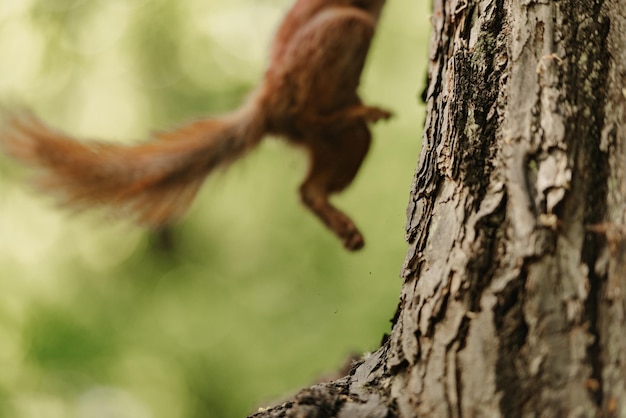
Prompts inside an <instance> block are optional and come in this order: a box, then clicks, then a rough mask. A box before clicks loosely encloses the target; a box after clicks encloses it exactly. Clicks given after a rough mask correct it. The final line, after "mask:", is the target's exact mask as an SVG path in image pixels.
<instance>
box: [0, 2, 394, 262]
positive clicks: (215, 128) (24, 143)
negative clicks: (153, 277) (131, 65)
mask: <svg viewBox="0 0 626 418" xmlns="http://www.w3.org/2000/svg"><path fill="white" fill-rule="evenodd" d="M384 3H385V0H296V2H295V4H294V5H293V6H292V8H291V10H290V11H289V12H288V13H287V15H286V16H285V18H284V20H283V21H282V24H281V25H280V27H279V29H278V32H277V33H276V35H275V38H274V42H273V45H272V49H271V52H270V64H269V66H268V67H267V70H266V72H265V75H264V77H263V79H262V81H261V83H260V85H259V86H258V88H256V89H255V90H254V91H253V92H252V93H251V94H250V96H249V97H248V99H247V100H246V101H245V103H244V104H243V105H242V106H241V107H240V108H239V109H237V110H236V111H234V112H232V113H229V114H226V115H223V116H221V117H210V118H206V119H201V120H198V121H195V122H191V123H189V124H187V125H183V126H181V127H179V128H178V129H174V130H172V131H170V132H165V133H158V134H155V135H154V138H152V140H150V141H148V142H144V143H141V144H138V145H132V146H128V145H120V144H110V143H103V142H98V141H91V142H79V141H76V140H74V139H72V138H70V137H69V136H67V135H65V134H63V133H61V132H59V131H57V130H54V129H51V128H49V127H48V126H46V125H45V124H44V123H42V122H41V121H40V120H39V119H38V118H37V117H35V116H34V115H32V114H28V113H26V114H24V113H22V114H20V113H17V114H8V115H6V116H5V121H4V127H3V129H2V130H0V148H2V149H4V151H5V152H6V153H7V154H8V155H10V156H12V157H14V158H16V159H17V160H19V161H21V162H22V163H23V164H25V165H27V166H30V167H33V168H35V169H37V171H38V176H37V177H36V178H35V184H36V186H37V187H38V188H39V189H40V190H43V191H45V192H47V193H52V194H53V195H55V196H57V197H59V198H60V200H61V203H62V204H64V205H66V206H69V207H72V208H76V209H85V208H88V207H92V206H98V205H101V206H108V207H110V208H113V209H116V210H118V211H121V212H122V213H125V214H129V215H130V216H132V217H133V218H134V219H136V220H137V221H139V222H140V223H143V224H147V225H150V226H154V227H159V226H162V225H165V224H169V223H170V222H172V221H173V220H175V219H176V218H179V217H180V216H181V215H182V214H183V213H184V212H185V211H186V210H187V208H188V207H189V205H190V204H191V202H192V200H193V198H194V196H195V195H196V192H197V191H198V189H199V188H200V186H201V185H202V182H203V180H204V178H205V177H206V176H207V175H208V174H209V173H210V172H211V171H212V170H214V169H215V168H217V167H218V166H223V165H226V164H228V163H230V162H232V161H234V160H235V159H237V158H239V157H241V156H243V155H244V154H246V152H248V151H249V150H251V149H252V148H254V147H255V146H256V145H257V144H258V143H259V142H260V141H261V139H262V138H263V137H264V136H265V135H268V134H269V135H276V136H278V137H281V138H284V139H286V140H287V141H288V142H290V143H293V144H296V145H299V146H301V147H302V148H304V149H305V150H307V151H308V153H309V159H310V168H309V171H308V174H307V176H306V178H305V180H304V182H303V183H302V185H301V186H300V196H301V199H302V202H303V203H304V205H306V206H307V207H308V208H309V209H310V210H311V211H312V212H313V213H314V214H315V215H317V217H318V218H319V219H321V220H322V222H324V224H326V225H327V226H328V228H330V229H331V230H332V231H333V232H334V233H335V234H336V235H337V236H338V237H339V239H340V240H341V241H342V242H343V245H344V246H345V248H346V249H348V250H358V249H360V248H361V247H363V244H364V240H363V236H362V235H361V233H360V232H359V230H358V229H357V227H356V226H355V224H354V222H353V221H352V220H351V219H350V218H349V217H348V216H347V215H345V214H344V213H343V212H341V211H340V210H339V209H337V208H336V207H334V206H333V205H332V204H331V203H330V202H329V195H330V194H332V193H336V192H339V191H341V190H343V189H344V188H346V187H347V186H348V185H349V184H350V183H351V182H352V180H353V179H354V177H355V175H356V173H357V171H358V170H359V167H360V166H361V163H362V161H363V159H364V158H365V156H366V154H367V152H368V149H369V146H370V141H371V134H370V131H369V128H368V126H367V123H369V122H376V121H378V120H380V119H387V118H389V117H390V116H391V113H390V112H388V111H387V110H384V109H381V108H378V107H373V106H367V105H365V104H363V103H362V101H361V99H360V98H359V96H358V94H357V87H358V85H359V79H360V76H361V72H362V70H363V65H364V62H365V58H366V56H367V52H368V49H369V47H370V43H371V40H372V37H373V35H374V31H375V29H376V25H377V22H378V18H379V16H380V12H381V9H382V7H383V5H384Z"/></svg>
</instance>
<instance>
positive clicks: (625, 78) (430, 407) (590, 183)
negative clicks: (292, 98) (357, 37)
mask: <svg viewBox="0 0 626 418" xmlns="http://www.w3.org/2000/svg"><path fill="white" fill-rule="evenodd" d="M432 25H433V28H432V38H431V44H430V56H429V58H430V65H429V71H428V76H429V78H428V80H429V81H428V85H427V88H426V90H425V92H424V99H425V101H426V104H427V117H426V123H425V130H424V136H423V146H422V151H421V154H420V158H419V163H418V168H417V171H416V175H415V179H414V182H413V187H412V191H411V199H410V203H409V207H408V223H407V239H408V242H409V250H408V254H407V258H406V261H405V265H404V268H403V279H404V286H403V289H402V293H401V295H400V303H399V306H398V311H397V313H396V316H395V318H394V325H393V330H392V332H391V335H390V336H389V338H387V339H386V340H385V342H384V343H383V344H382V346H381V348H380V349H379V350H378V351H376V352H375V353H373V354H372V355H370V356H369V357H367V358H365V359H363V360H361V361H360V362H358V363H357V364H355V366H354V367H353V368H352V371H351V373H350V375H348V376H346V377H344V378H343V379H340V380H337V381H335V382H331V383H327V384H322V385H317V386H315V387H313V388H310V389H305V390H303V391H302V392H300V393H299V394H298V395H297V396H296V397H295V398H294V399H293V400H291V401H289V402H287V403H284V404H283V405H281V406H278V407H275V408H272V409H268V410H265V411H261V412H259V413H257V414H255V415H254V416H255V417H341V418H348V417H365V416H367V417H381V418H383V417H438V418H439V417H484V416H489V417H531V416H546V417H565V416H567V417H570V416H572V417H574V416H575V417H598V416H602V417H611V416H615V417H626V243H625V238H626V210H625V209H626V131H625V130H624V126H625V124H624V122H625V118H626V0H595V1H590V0H562V1H550V0H482V1H480V0H447V1H444V0H434V11H433V16H432Z"/></svg>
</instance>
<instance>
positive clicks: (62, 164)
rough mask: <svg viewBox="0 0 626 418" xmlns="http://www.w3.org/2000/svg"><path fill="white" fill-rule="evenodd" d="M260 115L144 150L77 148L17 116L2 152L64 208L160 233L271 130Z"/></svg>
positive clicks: (193, 127) (173, 135)
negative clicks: (113, 214) (115, 214)
mask: <svg viewBox="0 0 626 418" xmlns="http://www.w3.org/2000/svg"><path fill="white" fill-rule="evenodd" d="M256 109H258V107H257V106H254V105H252V104H251V103H248V104H247V105H245V106H244V107H242V108H241V109H240V110H238V111H236V112H234V113H232V114H229V115H226V116H224V117H221V118H214V119H203V120H198V121H196V122H192V123H189V124H187V125H185V126H182V127H180V128H178V129H175V130H173V131H170V132H165V133H160V134H156V135H154V139H153V140H151V141H148V142H145V143H141V144H138V145H123V144H110V143H102V142H79V141H76V140H74V139H72V138H70V137H68V136H66V135H64V134H62V133H60V132H58V131H55V130H53V129H51V128H49V127H48V126H46V125H44V124H43V123H42V122H41V121H40V120H39V119H37V118H36V117H35V116H34V115H32V114H26V113H23V114H15V115H9V116H5V118H4V119H5V120H4V123H3V125H4V126H3V127H2V129H1V130H0V148H2V149H4V151H5V152H6V153H7V154H9V155H11V156H12V157H14V158H16V159H18V160H19V161H21V162H22V163H23V164H25V165H26V166H29V167H32V168H34V169H36V171H37V173H36V177H35V185H36V187H37V188H38V189H40V190H42V191H44V192H46V193H50V194H53V195H56V196H57V197H58V198H59V199H60V201H61V203H62V204H63V205H64V206H68V207H71V208H76V209H85V208H89V207H93V206H107V207H110V208H112V209H114V210H116V211H119V212H122V213H123V214H128V215H130V216H132V217H133V218H135V219H136V220H138V221H139V222H141V223H144V224H148V225H152V226H159V225H163V224H165V223H168V222H170V221H172V220H174V219H176V218H178V217H179V216H181V215H182V214H183V213H184V212H185V211H186V210H187V208H188V207H189V205H190V204H191V202H192V200H193V198H194V197H195V195H196V192H197V191H198V189H199V188H200V186H201V185H202V182H203V180H204V178H205V177H206V176H207V174H209V173H210V172H211V171H212V170H213V169H215V168H216V167H218V166H221V165H225V164H227V163H229V162H232V161H233V160H235V159H236V158H238V157H240V156H241V155H243V154H244V153H245V152H246V151H248V150H249V149H251V148H252V147H254V146H255V145H256V144H258V142H259V141H260V140H261V139H262V137H263V134H264V133H265V132H264V131H265V128H264V121H263V120H262V118H261V116H260V115H259V114H258V111H256Z"/></svg>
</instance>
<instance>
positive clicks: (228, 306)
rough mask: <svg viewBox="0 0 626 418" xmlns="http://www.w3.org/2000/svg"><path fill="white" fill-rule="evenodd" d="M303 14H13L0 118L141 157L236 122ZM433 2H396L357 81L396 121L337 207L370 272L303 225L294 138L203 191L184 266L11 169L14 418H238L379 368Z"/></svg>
mask: <svg viewBox="0 0 626 418" xmlns="http://www.w3.org/2000/svg"><path fill="white" fill-rule="evenodd" d="M290 3H291V2H290V1H289V0H228V1H227V0H222V1H219V0H178V1H177V0H135V1H132V0H131V1H129V0H100V1H98V0H1V1H0V68H1V70H0V71H1V75H0V101H3V102H5V103H6V102H7V101H8V102H9V103H19V104H21V105H26V106H28V107H30V108H32V109H34V110H35V111H36V112H37V113H38V114H39V115H40V116H41V117H42V118H43V119H44V120H46V121H47V122H49V123H50V124H52V125H53V126H56V127H59V128H60V129H62V130H64V131H66V132H68V133H71V134H73V135H76V136H80V137H83V138H91V139H96V138H97V139H107V140H108V139H110V140H129V141H132V140H139V139H141V138H145V137H147V135H148V133H149V132H150V131H151V130H154V129H165V128H167V127H171V126H174V125H177V124H179V123H181V122H184V121H186V120H189V119H193V118H194V117H198V116H201V115H206V114H211V113H216V112H224V111H227V110H230V109H233V108H234V107H236V106H237V105H238V104H239V103H240V102H241V101H242V99H243V97H244V96H245V94H246V92H247V91H249V90H250V89H251V88H252V87H253V86H254V85H255V83H256V82H257V80H259V78H260V77H261V74H262V72H263V69H264V65H265V57H266V55H267V50H268V45H269V42H270V40H271V37H272V34H273V31H274V29H275V28H276V25H277V24H278V22H279V20H280V18H281V16H282V14H283V13H284V12H285V11H286V10H287V8H288V6H289V4H290ZM427 3H428V2H418V1H412V0H390V1H389V2H388V5H387V6H386V10H385V11H384V15H383V19H382V21H381V24H380V27H379V31H378V35H377V38H376V40H375V44H374V46H373V49H372V53H371V54H370V56H369V60H368V66H367V69H366V71H365V74H364V78H363V85H362V94H363V97H364V98H365V100H366V101H367V102H368V103H372V104H378V105H382V106H385V107H388V108H392V109H394V111H395V112H396V118H394V119H393V120H392V121H391V122H389V123H380V124H378V125H377V126H375V127H374V129H373V130H374V135H375V140H374V144H373V147H372V150H371V153H370V155H369V157H368V159H367V160H366V163H365V165H364V167H363V168H362V170H361V172H360V174H359V176H358V177H357V180H356V181H355V183H354V184H353V186H352V187H350V188H349V189H348V190H347V191H346V192H345V193H343V194H342V195H340V196H337V197H336V199H335V202H336V203H337V204H338V206H340V207H341V208H343V209H345V210H346V212H347V213H349V214H350V215H352V216H353V217H354V219H355V220H356V222H357V224H358V225H359V226H360V227H361V229H362V231H363V232H364V234H365V237H366V247H365V249H364V250H362V251H361V252H359V253H358V254H350V253H347V252H346V251H344V250H343V249H342V247H341V244H340V243H339V241H338V240H337V239H336V238H335V237H334V236H333V235H332V234H331V233H329V232H328V231H327V230H326V229H325V228H324V227H323V226H322V225H321V223H320V222H319V221H318V220H317V219H315V218H314V217H313V216H312V215H311V214H310V213H308V212H307V211H305V210H304V209H302V208H301V207H300V204H299V200H298V196H297V187H298V185H299V183H300V181H301V180H302V179H303V176H304V174H305V170H306V159H305V157H304V155H302V154H301V153H300V152H299V151H298V150H296V149H292V148H290V147H288V146H286V145H285V144H284V143H282V142H280V141H276V140H272V139H270V140H268V141H265V142H263V143H262V145H261V147H260V148H259V149H257V150H256V151H255V152H253V153H252V154H251V155H250V156H248V157H247V158H246V159H245V160H243V161H240V162H238V163H237V164H235V165H233V166H232V167H231V168H230V169H229V170H228V171H226V172H224V173H219V174H217V175H214V176H213V177H211V178H210V179H209V181H208V182H207V184H206V185H205V187H204V188H203V189H202V192H201V193H200V195H199V198H198V199H197V201H196V202H195V204H194V206H193V208H192V210H191V212H190V213H189V215H188V216H187V217H186V218H185V219H184V220H183V221H182V222H181V223H180V224H178V225H177V226H176V228H175V229H174V230H173V243H174V247H173V250H171V251H165V250H163V249H162V248H161V247H160V246H159V244H158V242H159V241H158V240H157V239H156V238H155V235H154V234H151V233H149V232H147V231H145V230H144V229H141V228H138V227H135V226H133V225H131V224H130V223H128V222H125V221H111V220H110V219H108V218H106V217H104V216H103V214H102V213H100V212H97V211H96V212H89V213H86V214H81V215H78V216H76V215H73V214H71V213H68V212H66V211H62V210H57V209H55V208H54V205H53V203H52V202H51V201H50V200H49V199H47V198H46V197H42V196H39V195H36V194H35V193H32V192H30V191H29V190H28V189H27V188H25V187H24V182H23V181H21V179H22V177H23V176H24V175H25V174H26V173H25V171H24V170H22V169H21V168H20V167H18V166H17V165H15V164H13V163H12V162H9V161H7V160H6V159H5V158H0V237H1V239H0V294H1V295H2V296H1V298H2V301H1V303H0V417H10V418H14V417H16V418H31V417H33V418H34V417H45V418H55V417H76V418H99V417H103V418H104V417H107V418H110V417H116V418H117V417H119V418H125V417H129V418H130V417H133V418H144V417H155V418H157V417H158V418H166V417H167V418H172V417H221V418H223V417H241V416H245V415H246V414H249V413H251V412H253V411H255V410H256V408H257V407H259V406H263V405H266V404H267V403H271V402H272V401H273V400H276V399H281V398H282V397H283V396H285V395H288V394H289V393H290V392H291V391H293V390H296V389H297V388H301V387H305V386H308V385H310V384H312V383H314V382H315V381H316V380H318V379H319V378H321V377H322V376H324V375H325V374H328V373H332V372H333V371H334V370H337V369H338V368H339V367H341V365H342V364H343V363H344V361H345V359H346V357H347V356H348V355H349V354H350V353H353V352H355V353H362V352H365V351H368V350H374V349H376V348H377V347H378V345H379V343H380V340H381V337H382V335H383V333H384V332H388V331H389V328H390V324H389V320H390V318H391V316H392V315H393V313H394V310H395V307H396V304H397V297H398V294H399V289H400V285H401V282H400V280H399V279H398V272H399V270H400V266H401V264H402V261H403V259H404V255H405V251H406V245H405V242H404V238H403V237H404V229H403V228H404V222H405V206H406V203H407V200H408V194H409V193H408V192H409V186H410V182H411V178H412V175H413V171H414V168H415V164H416V161H417V157H418V148H419V138H420V132H421V126H422V123H423V122H422V113H423V108H422V107H421V106H420V105H419V103H418V95H419V92H420V91H421V89H422V88H423V85H422V83H423V81H424V78H425V77H424V75H425V65H426V52H425V49H426V45H427V36H428V32H429V26H428V4H427Z"/></svg>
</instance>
